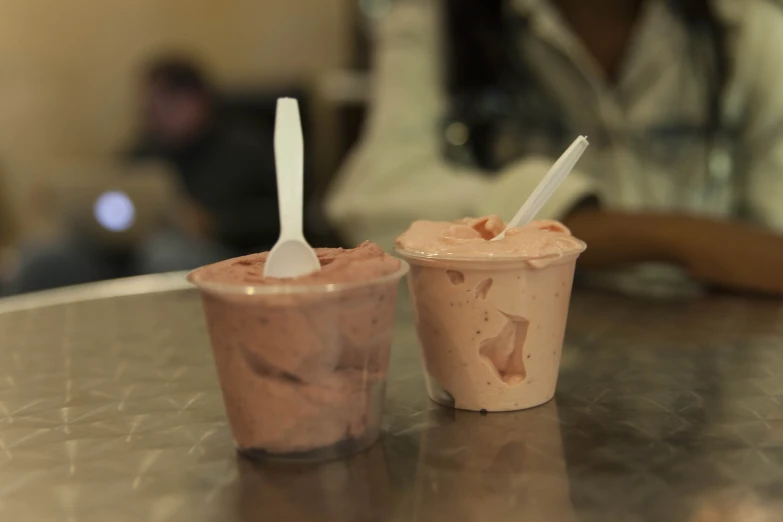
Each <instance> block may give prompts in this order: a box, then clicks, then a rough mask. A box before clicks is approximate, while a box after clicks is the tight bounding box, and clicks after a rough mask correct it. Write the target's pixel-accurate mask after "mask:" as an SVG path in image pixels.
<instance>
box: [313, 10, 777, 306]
mask: <svg viewBox="0 0 783 522" xmlns="http://www.w3.org/2000/svg"><path fill="white" fill-rule="evenodd" d="M736 7H738V8H736ZM376 36H377V41H376V47H375V91H374V93H373V97H372V100H373V103H372V107H371V111H370V115H369V119H368V122H367V126H366V129H365V133H364V136H363V139H362V140H361V143H360V144H359V146H358V147H357V149H356V150H355V151H354V152H353V154H352V156H351V157H350V158H349V160H348V162H347V163H346V165H345V167H344V169H343V171H342V172H341V174H340V175H339V176H338V178H337V180H336V183H335V184H334V185H333V188H332V190H331V194H330V196H329V201H328V208H327V210H328V212H329V215H330V216H331V218H332V220H333V221H334V222H335V224H336V226H337V227H338V229H339V230H340V231H341V232H342V233H343V234H344V235H345V237H346V238H347V239H349V240H350V241H352V242H357V241H360V240H364V239H372V240H374V241H377V242H379V243H381V244H382V245H383V246H384V247H387V248H388V247H390V246H391V245H392V244H393V241H394V237H395V236H396V235H397V234H399V233H400V232H402V231H404V230H405V229H406V228H407V227H408V225H409V224H410V222H411V221H413V220H416V219H431V220H452V219H457V218H460V217H464V216H471V215H473V216H475V215H487V214H498V215H500V216H501V217H502V218H504V219H510V218H511V217H512V216H513V215H514V213H515V212H516V210H517V209H518V208H519V206H520V205H521V204H522V202H523V201H524V200H525V198H526V197H527V196H528V195H529V194H530V193H531V192H532V190H533V188H534V187H535V186H536V185H537V183H538V182H539V181H540V180H541V178H542V176H543V174H544V173H545V172H546V170H547V169H548V168H549V167H550V166H551V164H552V163H553V161H554V160H555V159H556V158H557V157H558V156H559V155H560V154H561V153H562V152H563V151H564V150H565V149H566V148H567V146H568V145H569V144H570V143H571V142H572V141H573V139H574V138H575V137H576V136H578V135H580V134H584V135H587V136H588V137H589V140H590V142H591V146H590V147H589V148H588V150H587V152H586V154H585V155H584V157H583V158H582V160H581V161H580V163H579V164H578V165H577V168H576V170H575V171H574V172H573V173H572V174H571V175H570V176H569V177H568V178H567V179H566V181H565V182H564V184H563V185H562V186H561V188H560V189H559V190H558V191H557V192H556V194H555V195H554V197H553V198H552V199H551V200H550V201H549V203H548V205H546V207H545V208H544V209H543V211H542V212H541V215H540V217H542V218H554V219H559V220H562V221H563V222H564V223H565V224H566V225H567V226H568V227H570V228H571V229H572V232H573V233H574V234H575V235H576V236H578V237H580V238H581V239H583V240H585V241H586V242H587V244H588V249H587V251H586V252H585V253H584V255H583V256H582V257H581V259H580V266H582V267H584V268H587V267H590V268H592V269H611V272H612V273H613V274H615V275H617V276H618V278H620V276H625V275H628V276H629V278H627V279H628V281H630V280H631V279H634V280H637V279H644V278H646V277H648V276H650V279H659V278H660V279H666V280H670V281H671V282H673V283H677V282H678V281H680V280H682V281H698V282H699V283H702V284H706V285H717V286H721V287H727V288H731V289H737V290H742V291H759V292H768V293H774V294H783V271H781V269H780V267H781V266H783V237H781V236H780V235H778V233H779V232H780V231H781V229H782V228H783V204H781V201H782V200H783V199H782V198H783V60H781V59H780V57H779V56H778V49H779V48H780V46H781V44H783V9H781V8H780V6H779V5H776V3H775V2H772V1H768V0H748V1H747V2H731V1H724V2H717V1H715V2H713V1H711V0H687V1H686V0H671V1H665V0H590V1H587V0H516V1H513V0H482V1H481V2H477V1H474V0H420V1H417V0H407V1H406V0H402V1H399V2H395V3H394V4H393V6H392V8H391V10H390V12H389V13H388V14H387V15H386V17H385V19H384V20H382V22H381V24H380V27H379V28H378V32H377V34H376ZM599 271H605V270H599ZM630 276H633V277H632V278H631V277H630Z"/></svg>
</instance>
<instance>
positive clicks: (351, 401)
mask: <svg viewBox="0 0 783 522" xmlns="http://www.w3.org/2000/svg"><path fill="white" fill-rule="evenodd" d="M407 271H408V265H407V264H405V263H401V265H400V268H399V270H397V271H396V272H394V273H392V274H389V275H386V276H383V277H379V278H376V279H372V280H368V281H361V282H356V283H349V284H326V285H313V286H297V285H285V284H281V285H262V286H237V285H224V284H215V283H211V282H209V281H208V280H203V279H202V278H200V277H199V271H198V270H196V271H194V272H192V273H191V274H190V275H189V276H188V280H189V281H190V282H192V283H193V284H195V285H196V286H197V287H198V288H199V290H201V296H202V303H203V306H204V313H205V316H206V321H207V327H208V330H209V335H210V339H211V342H212V351H213V355H214V359H215V364H216V366H217V374H218V380H219V381H220V387H221V389H222V392H223V401H224V403H225V407H226V413H227V416H228V420H229V424H230V425H231V431H232V433H233V436H234V441H235V443H236V447H237V449H238V451H239V452H240V453H241V454H243V455H245V456H247V457H250V458H254V459H275V460H291V461H303V460H323V459H331V458H342V457H346V456H348V455H350V454H353V453H356V452H358V451H361V450H362V449H364V448H366V447H368V446H370V445H371V444H372V443H373V442H374V441H375V440H376V439H377V438H378V435H379V433H380V425H381V416H382V414H383V402H384V396H385V389H386V377H387V373H388V368H389V350H390V347H391V341H392V334H393V326H394V312H395V309H396V300H397V288H398V286H399V285H398V283H399V281H400V279H401V278H402V277H403V276H404V275H405V274H406V273H407Z"/></svg>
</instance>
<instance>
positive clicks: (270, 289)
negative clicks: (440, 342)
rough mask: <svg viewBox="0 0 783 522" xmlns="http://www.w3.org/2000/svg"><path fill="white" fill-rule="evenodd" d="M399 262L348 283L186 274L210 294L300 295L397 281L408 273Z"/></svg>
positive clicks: (400, 260)
mask: <svg viewBox="0 0 783 522" xmlns="http://www.w3.org/2000/svg"><path fill="white" fill-rule="evenodd" d="M395 259H397V261H399V263H400V267H399V268H398V269H397V270H395V271H394V272H391V273H389V274H384V275H382V276H378V277H375V278H372V279H364V280H362V281H353V282H350V283H325V284H320V285H292V284H271V285H234V284H227V283H213V282H209V281H198V280H197V278H196V272H198V271H199V269H198V268H197V269H195V270H192V271H190V272H189V273H188V275H187V276H186V279H187V280H188V282H189V283H191V284H192V285H194V286H195V287H196V288H198V289H199V290H200V291H202V292H208V293H212V294H230V295H262V296H263V295H302V294H331V293H336V292H342V291H345V290H353V289H356V288H365V287H369V286H376V285H382V284H385V283H392V282H394V281H399V280H400V279H402V278H403V277H405V275H406V274H407V273H408V270H410V265H408V263H407V262H406V261H405V260H403V259H399V258H395Z"/></svg>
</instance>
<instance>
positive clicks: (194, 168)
mask: <svg viewBox="0 0 783 522" xmlns="http://www.w3.org/2000/svg"><path fill="white" fill-rule="evenodd" d="M143 98H144V105H143V109H144V110H143V129H142V133H141V137H140V138H139V140H138V143H137V144H136V145H135V146H134V147H133V148H132V150H131V152H130V154H129V158H128V161H131V162H136V161H139V162H146V161H148V160H156V161H161V160H162V161H163V162H165V163H167V164H168V165H170V166H171V167H173V169H174V171H175V172H176V173H177V177H178V180H179V183H180V184H181V186H182V189H183V203H182V205H181V206H180V208H178V209H177V212H176V216H177V218H176V219H175V220H174V221H175V223H174V224H173V225H172V226H171V227H170V228H167V229H165V230H161V231H160V232H159V233H157V234H155V235H153V236H152V237H150V238H148V239H145V240H144V241H142V242H141V243H140V244H138V245H135V246H134V247H133V248H132V249H131V251H129V252H120V253H118V252H116V251H106V250H104V249H100V248H93V247H91V246H89V245H86V244H84V243H81V242H79V241H78V240H77V239H76V238H74V237H72V236H70V235H69V236H66V237H65V238H63V239H61V240H60V241H58V242H57V243H55V244H48V245H42V246H31V247H28V248H25V249H23V253H22V260H21V264H20V267H19V269H18V272H17V273H16V274H15V276H14V277H13V278H12V280H11V281H10V283H9V284H8V288H7V289H6V293H7V294H10V293H21V292H29V291H34V290H43V289H47V288H53V287H59V286H66V285H72V284H78V283H86V282H90V281H96V280H101V279H109V278H114V277H123V276H130V275H137V274H145V273H155V272H166V271H174V270H188V269H192V268H195V267H197V266H200V265H203V264H207V263H212V262H215V261H219V260H222V259H225V258H228V257H232V256H237V255H242V254H244V253H248V252H251V251H257V250H263V249H266V248H268V247H269V246H270V245H271V244H272V243H273V242H274V240H275V239H276V237H277V233H278V228H279V227H278V212H277V192H276V185H275V171H274V157H273V154H272V137H271V135H269V136H262V135H260V133H259V132H250V131H249V129H248V128H246V127H244V126H239V125H232V124H231V122H228V121H223V120H222V119H221V117H220V114H219V111H218V110H217V107H216V100H215V96H214V91H213V89H212V87H211V86H210V84H209V83H208V82H207V80H206V79H205V77H204V75H203V73H202V72H201V71H200V70H199V69H198V68H197V67H196V66H194V65H193V64H191V63H190V62H188V61H186V60H181V59H165V60H160V61H158V62H156V63H154V64H152V65H151V66H150V68H149V69H148V72H147V74H146V76H145V80H144V85H143ZM270 134H271V133H270Z"/></svg>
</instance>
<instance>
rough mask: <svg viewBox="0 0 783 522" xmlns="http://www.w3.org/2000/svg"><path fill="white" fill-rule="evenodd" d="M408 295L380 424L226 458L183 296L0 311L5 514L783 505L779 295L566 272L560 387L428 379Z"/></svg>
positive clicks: (192, 297)
mask: <svg viewBox="0 0 783 522" xmlns="http://www.w3.org/2000/svg"><path fill="white" fill-rule="evenodd" d="M401 299H402V301H403V303H402V305H401V309H400V313H399V317H398V329H397V335H396V339H395V346H394V350H393V358H392V359H393V360H392V368H391V376H390V381H389V386H388V398H387V406H386V410H387V412H386V416H385V419H384V433H383V436H382V440H381V441H380V442H379V443H378V444H376V445H375V446H373V447H372V448H371V449H370V450H369V451H367V452H364V453H362V454H360V455H357V456H356V457H354V458H352V459H349V460H346V461H339V462H331V463H325V464H321V465H315V466H296V467H292V466H281V465H276V466H272V465H263V466H260V465H253V464H250V463H248V462H245V461H244V460H242V459H241V458H238V457H237V456H236V455H235V453H234V450H233V446H232V442H231V438H230V433H229V430H228V427H227V424H226V421H225V417H224V414H223V409H222V403H221V398H220V393H219V389H218V386H217V381H216V377H215V373H214V369H213V367H212V361H211V355H210V353H209V346H208V340H207V336H206V331H205V328H204V323H203V319H202V317H201V310H200V304H199V301H198V296H197V295H196V294H195V293H194V292H191V291H175V292H167V293H161V294H151V295H139V296H127V297H119V298H111V299H101V300H96V301H87V302H80V303H74V304H66V305H55V306H50V307H47V308H42V309H36V310H28V311H20V312H9V313H4V314H0V520H2V521H6V520H8V521H14V522H26V521H36V522H38V521H48V520H52V521H55V520H56V521H73V522H84V521H90V522H91V521H101V522H112V521H151V522H168V521H188V522H191V521H196V522H197V521H207V520H209V521H213V520H214V521H228V522H233V521H251V520H252V521H256V520H264V521H266V520H269V521H300V520H302V521H311V520H312V521H315V520H326V521H339V522H346V521H357V522H359V521H362V522H363V521H427V522H429V521H439V520H444V521H446V520H448V521H492V522H504V521H507V520H508V521H511V520H514V521H517V520H525V521H546V522H561V521H587V522H593V521H596V522H597V521H601V522H604V521H629V522H636V521H644V522H648V521H649V522H658V521H661V522H664V521H665V522H671V521H683V522H686V521H687V522H719V521H748V522H767V521H769V522H773V521H780V520H783V406H782V404H783V378H781V374H783V307H781V306H780V305H779V304H778V303H777V302H775V301H765V300H743V299H738V298H730V297H721V298H705V299H699V300H682V301H641V300H635V299H630V298H623V297H619V296H614V295H609V294H597V293H596V294H592V293H584V292H583V293H577V294H576V296H575V297H574V301H573V304H572V312H571V318H570V320H569V330H568V335H567V346H566V349H565V356H564V360H563V367H562V371H561V378H560V383H559V385H558V392H557V395H556V398H555V400H554V401H552V402H550V403H549V404H547V405H545V406H543V407H540V408H536V409H533V410H529V411H523V412H513V413H504V414H489V415H481V414H479V413H471V412H461V411H452V410H447V409H444V408H440V407H438V406H435V405H434V404H432V403H431V402H430V401H429V400H428V399H427V397H426V393H425V390H424V385H423V377H422V373H421V363H420V361H419V357H418V353H417V344H416V339H415V333H414V329H413V324H412V318H411V314H410V311H409V309H408V307H407V306H406V304H405V299H406V296H405V295H404V294H403V295H402V296H401Z"/></svg>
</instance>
